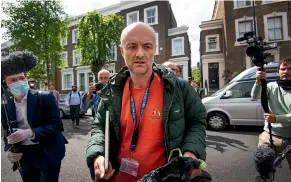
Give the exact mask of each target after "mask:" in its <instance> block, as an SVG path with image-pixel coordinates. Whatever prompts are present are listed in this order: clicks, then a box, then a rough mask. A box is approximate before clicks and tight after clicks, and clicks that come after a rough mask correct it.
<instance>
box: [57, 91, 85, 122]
mask: <svg viewBox="0 0 291 182" xmlns="http://www.w3.org/2000/svg"><path fill="white" fill-rule="evenodd" d="M80 94H81V97H82V96H83V95H84V94H85V93H83V92H80ZM67 95H68V94H60V102H59V107H60V115H61V118H67V117H69V116H70V108H67V106H66V98H67ZM86 112H87V110H81V109H80V112H79V114H80V116H84V115H85V114H86Z"/></svg>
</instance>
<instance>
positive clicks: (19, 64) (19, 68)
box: [1, 51, 37, 79]
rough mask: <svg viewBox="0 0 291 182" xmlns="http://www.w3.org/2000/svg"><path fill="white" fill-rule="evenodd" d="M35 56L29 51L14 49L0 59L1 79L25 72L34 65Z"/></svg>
mask: <svg viewBox="0 0 291 182" xmlns="http://www.w3.org/2000/svg"><path fill="white" fill-rule="evenodd" d="M36 59H37V58H36V57H35V55H34V54H33V53H32V52H30V51H16V52H13V53H11V54H9V56H7V57H5V58H4V59H3V60H2V61H1V76H3V77H2V79H4V77H6V76H10V75H16V74H19V73H23V72H27V71H29V70H31V69H32V68H34V67H35V66H36V63H37V61H36Z"/></svg>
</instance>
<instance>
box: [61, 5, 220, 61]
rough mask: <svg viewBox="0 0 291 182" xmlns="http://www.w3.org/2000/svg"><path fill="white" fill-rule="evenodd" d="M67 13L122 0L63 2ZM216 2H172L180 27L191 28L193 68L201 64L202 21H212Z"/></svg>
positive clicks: (73, 13)
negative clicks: (200, 26) (200, 39)
mask: <svg viewBox="0 0 291 182" xmlns="http://www.w3.org/2000/svg"><path fill="white" fill-rule="evenodd" d="M62 2H63V5H64V7H65V11H66V12H67V13H68V14H69V15H80V14H84V13H86V12H88V11H92V10H95V9H100V8H103V7H106V6H109V5H112V4H116V3H119V2H120V0H81V1H80V0H62ZM214 2H215V0H170V3H171V5H172V9H173V11H174V15H175V17H176V21H177V24H178V26H182V25H186V26H188V27H189V29H188V35H189V40H190V43H191V53H192V66H196V64H197V62H199V59H200V56H199V38H200V28H199V25H200V24H201V21H207V20H210V19H211V17H212V11H213V7H214Z"/></svg>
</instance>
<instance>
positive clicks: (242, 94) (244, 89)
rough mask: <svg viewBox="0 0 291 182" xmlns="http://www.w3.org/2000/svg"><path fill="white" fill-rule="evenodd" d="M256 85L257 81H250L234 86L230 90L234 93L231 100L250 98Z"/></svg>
mask: <svg viewBox="0 0 291 182" xmlns="http://www.w3.org/2000/svg"><path fill="white" fill-rule="evenodd" d="M254 84H255V81H249V82H240V83H238V84H236V85H234V86H233V87H232V88H231V89H229V90H230V91H231V92H232V96H231V98H250V97H251V91H252V88H253V86H254Z"/></svg>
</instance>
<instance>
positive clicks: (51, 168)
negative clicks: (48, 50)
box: [1, 52, 67, 182]
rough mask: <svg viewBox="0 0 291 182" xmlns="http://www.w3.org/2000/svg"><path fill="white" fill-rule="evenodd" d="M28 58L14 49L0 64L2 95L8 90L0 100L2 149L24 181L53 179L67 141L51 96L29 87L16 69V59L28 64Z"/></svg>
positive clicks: (55, 176) (17, 65) (23, 67)
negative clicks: (8, 94)
mask: <svg viewBox="0 0 291 182" xmlns="http://www.w3.org/2000/svg"><path fill="white" fill-rule="evenodd" d="M26 58H27V59H26ZM32 58H33V55H32V54H31V53H27V52H15V53H12V54H11V55H9V56H8V58H5V59H4V60H3V61H2V64H1V71H2V75H3V77H4V78H3V80H2V85H1V86H2V91H3V92H2V95H3V94H4V95H5V96H6V94H7V92H11V93H12V96H9V97H7V96H6V97H3V98H5V99H2V102H1V123H2V127H3V131H4V144H5V148H4V150H5V153H6V155H7V157H8V160H9V161H10V162H12V163H14V164H17V165H18V166H20V168H19V169H20V170H19V171H20V174H21V177H22V180H23V181H24V182H31V181H35V182H38V181H39V182H40V181H45V182H47V181H50V182H57V181H58V177H59V172H60V167H61V160H62V159H63V158H64V156H65V143H67V140H66V139H65V138H64V136H63V135H62V131H63V124H62V121H61V119H60V112H59V107H58V105H57V103H56V100H55V99H54V96H53V95H52V94H49V93H48V92H42V93H40V92H39V91H37V90H32V89H30V88H29V84H28V81H27V79H26V76H25V74H24V72H20V71H19V70H25V66H22V65H19V62H23V65H24V64H27V65H29V64H30V61H31V59H32ZM22 59H24V60H22ZM14 67H17V69H14ZM19 72H20V73H19ZM12 146H13V147H12ZM15 149H16V150H15Z"/></svg>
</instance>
